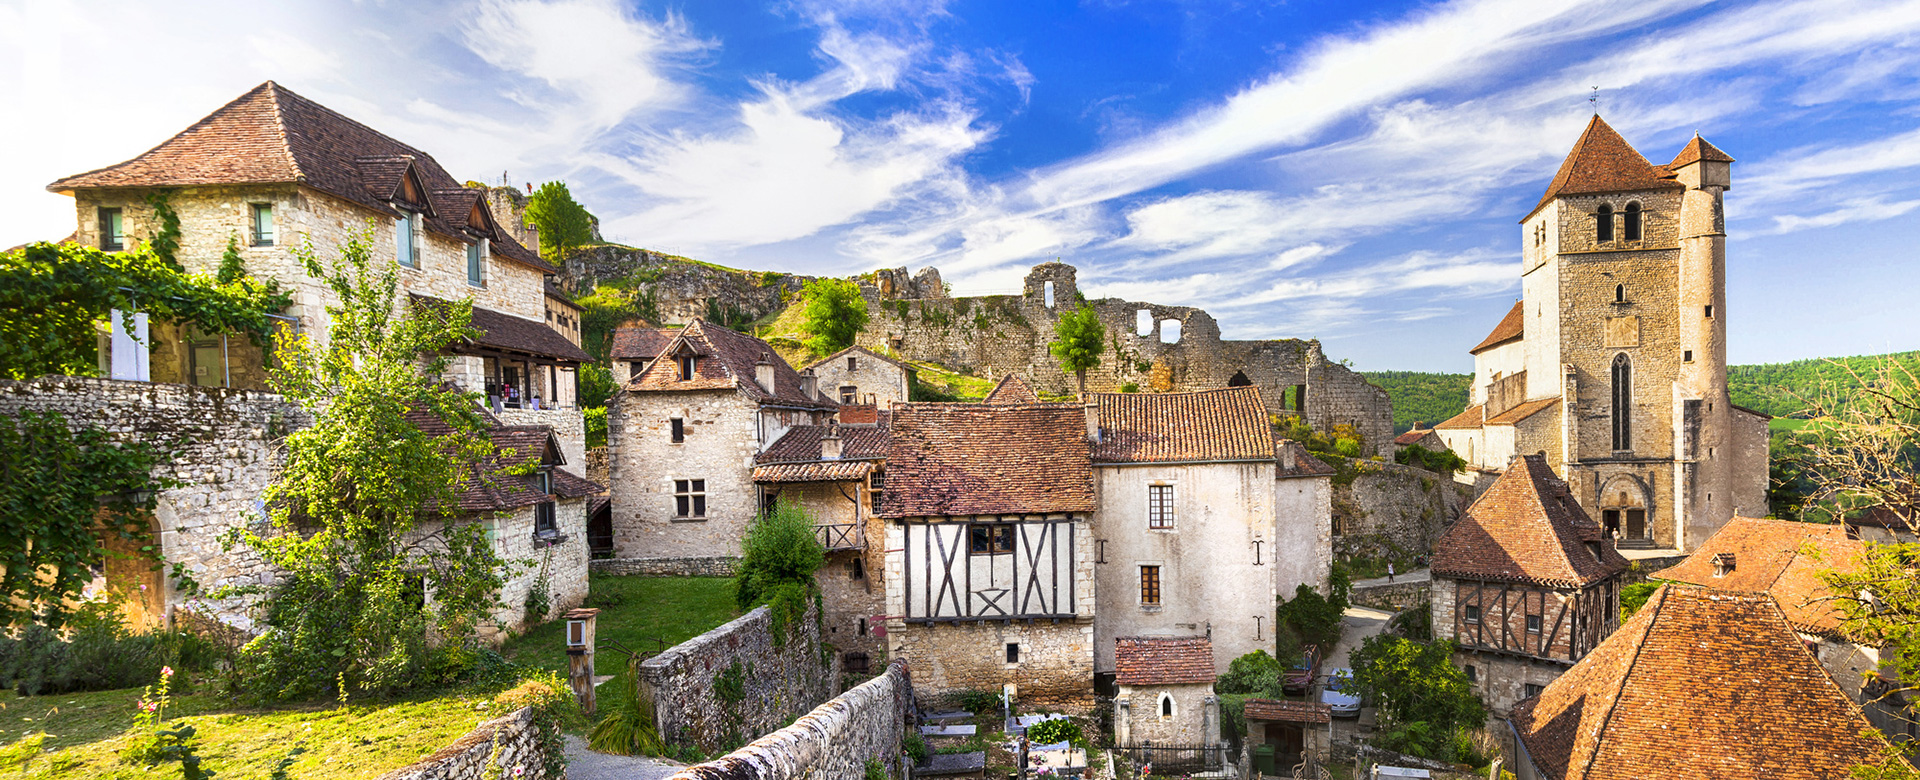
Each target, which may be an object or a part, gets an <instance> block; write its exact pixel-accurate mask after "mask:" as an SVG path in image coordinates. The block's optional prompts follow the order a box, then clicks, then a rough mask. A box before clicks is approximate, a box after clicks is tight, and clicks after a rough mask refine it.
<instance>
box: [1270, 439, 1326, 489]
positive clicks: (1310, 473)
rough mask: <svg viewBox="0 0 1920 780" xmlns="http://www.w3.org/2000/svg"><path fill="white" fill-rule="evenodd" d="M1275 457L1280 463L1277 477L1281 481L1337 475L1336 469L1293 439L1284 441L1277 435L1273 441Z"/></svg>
mask: <svg viewBox="0 0 1920 780" xmlns="http://www.w3.org/2000/svg"><path fill="white" fill-rule="evenodd" d="M1273 457H1274V459H1275V460H1276V461H1278V462H1279V463H1278V465H1279V467H1280V468H1279V473H1278V474H1277V475H1276V476H1277V477H1278V478H1280V479H1286V478H1288V477H1327V476H1332V475H1333V474H1334V473H1335V470H1334V468H1333V467H1332V466H1329V465H1327V462H1326V461H1324V460H1321V459H1319V458H1317V457H1314V455H1313V453H1311V452H1308V451H1307V448H1306V445H1303V444H1301V443H1300V442H1297V441H1294V440H1292V439H1282V438H1280V437H1279V436H1277V435H1276V436H1275V437H1274V439H1273Z"/></svg>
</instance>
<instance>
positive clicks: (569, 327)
mask: <svg viewBox="0 0 1920 780" xmlns="http://www.w3.org/2000/svg"><path fill="white" fill-rule="evenodd" d="M546 293H547V326H548V327H551V328H553V329H554V331H555V332H557V333H559V334H560V335H562V336H565V337H566V338H567V341H568V342H570V343H572V344H573V345H574V346H576V347H577V346H580V315H581V314H583V313H585V312H586V308H585V307H583V306H581V305H580V304H578V303H575V302H574V300H573V299H572V298H570V297H568V296H567V293H566V291H565V290H562V289H560V285H559V284H558V283H556V282H554V281H553V279H552V278H548V279H547V282H546Z"/></svg>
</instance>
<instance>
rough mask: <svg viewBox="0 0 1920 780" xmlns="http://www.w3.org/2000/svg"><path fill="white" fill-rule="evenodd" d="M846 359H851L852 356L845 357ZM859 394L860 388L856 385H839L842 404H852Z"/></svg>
mask: <svg viewBox="0 0 1920 780" xmlns="http://www.w3.org/2000/svg"><path fill="white" fill-rule="evenodd" d="M847 359H848V360H852V359H853V358H847ZM859 395H860V388H859V387H858V386H856V385H841V386H840V404H841V405H842V406H851V405H853V403H854V401H855V400H856V399H857V398H858V397H859Z"/></svg>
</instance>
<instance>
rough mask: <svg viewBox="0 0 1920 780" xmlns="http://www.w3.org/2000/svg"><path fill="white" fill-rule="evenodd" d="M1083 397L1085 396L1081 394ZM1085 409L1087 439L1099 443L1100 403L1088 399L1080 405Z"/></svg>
mask: <svg viewBox="0 0 1920 780" xmlns="http://www.w3.org/2000/svg"><path fill="white" fill-rule="evenodd" d="M1082 397H1083V398H1084V397H1085V396H1082ZM1082 407H1083V408H1085V409H1086V410H1087V441H1089V442H1092V443H1094V444H1099V443H1100V405H1099V404H1097V403H1094V402H1092V401H1088V402H1086V403H1085V404H1083V405H1082Z"/></svg>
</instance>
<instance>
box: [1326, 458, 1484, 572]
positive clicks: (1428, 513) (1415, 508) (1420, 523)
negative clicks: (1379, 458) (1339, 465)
mask: <svg viewBox="0 0 1920 780" xmlns="http://www.w3.org/2000/svg"><path fill="white" fill-rule="evenodd" d="M1352 466H1353V467H1357V468H1358V469H1359V471H1360V473H1359V474H1357V475H1355V476H1354V478H1353V480H1352V481H1351V482H1349V483H1347V484H1344V485H1334V486H1333V527H1334V537H1335V538H1334V548H1335V550H1336V551H1337V552H1338V553H1339V554H1342V555H1346V556H1364V557H1388V556H1394V555H1428V554H1431V553H1432V552H1433V544H1434V542H1436V541H1438V540H1439V539H1440V535H1441V534H1442V533H1444V532H1445V531H1446V529H1447V527H1448V526H1450V525H1452V524H1453V521H1454V520H1457V519H1459V518H1460V512H1461V511H1463V510H1464V509H1466V507H1467V505H1468V504H1470V503H1472V501H1473V489H1472V488H1471V487H1470V486H1467V485H1462V484H1460V483H1459V482H1456V481H1454V480H1453V479H1452V478H1451V477H1450V476H1449V475H1446V474H1439V473H1435V472H1432V471H1428V470H1426V469H1422V468H1416V467H1413V466H1403V465H1400V464H1398V463H1380V462H1374V461H1360V462H1356V463H1354V464H1352Z"/></svg>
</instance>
